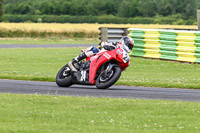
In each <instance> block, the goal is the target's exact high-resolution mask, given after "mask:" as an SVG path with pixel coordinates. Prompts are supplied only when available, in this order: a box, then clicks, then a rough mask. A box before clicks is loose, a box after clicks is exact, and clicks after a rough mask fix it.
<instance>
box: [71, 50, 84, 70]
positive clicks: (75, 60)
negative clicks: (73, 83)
mask: <svg viewBox="0 0 200 133" xmlns="http://www.w3.org/2000/svg"><path fill="white" fill-rule="evenodd" d="M85 58H87V56H86V54H85V52H83V53H81V54H80V55H79V56H77V57H76V58H73V61H72V65H73V66H74V67H75V68H76V69H77V70H79V69H80V66H81V64H80V63H79V62H80V61H81V60H83V59H85Z"/></svg>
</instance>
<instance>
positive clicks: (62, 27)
mask: <svg viewBox="0 0 200 133" xmlns="http://www.w3.org/2000/svg"><path fill="white" fill-rule="evenodd" d="M100 27H116V28H124V27H127V28H159V29H160V28H162V29H165V28H173V29H197V26H195V25H159V24H97V23H96V24H86V23H85V24H71V23H65V24H59V23H0V29H7V30H13V31H14V30H22V31H31V30H34V31H40V32H41V31H47V32H64V31H68V32H96V33H98V28H100Z"/></svg>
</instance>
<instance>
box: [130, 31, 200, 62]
mask: <svg viewBox="0 0 200 133" xmlns="http://www.w3.org/2000/svg"><path fill="white" fill-rule="evenodd" d="M128 31H129V36H130V37H131V38H133V40H134V41H135V46H134V48H133V51H132V53H131V55H133V56H142V57H147V58H158V59H167V60H176V61H184V62H194V63H200V32H199V31H185V30H162V29H136V28H129V29H128Z"/></svg>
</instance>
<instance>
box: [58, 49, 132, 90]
mask: <svg viewBox="0 0 200 133" xmlns="http://www.w3.org/2000/svg"><path fill="white" fill-rule="evenodd" d="M84 51H85V50H82V52H84ZM79 63H80V70H76V69H75V68H74V67H73V65H72V62H71V61H70V62H69V63H68V64H66V65H65V66H63V67H62V68H61V69H60V71H59V72H58V74H57V76H56V83H57V85H58V86H59V87H69V86H71V85H73V84H81V85H96V87H97V88H98V89H107V88H109V87H110V86H112V85H113V84H115V82H116V81H117V80H118V79H119V78H120V76H121V72H122V71H124V70H125V69H126V68H127V67H128V66H129V64H130V57H129V54H128V52H127V51H126V50H125V49H124V48H123V47H122V46H120V47H118V48H116V49H114V50H110V51H108V50H105V49H104V48H102V50H101V51H100V52H98V53H97V54H96V55H94V56H92V57H88V58H86V61H80V62H79Z"/></svg>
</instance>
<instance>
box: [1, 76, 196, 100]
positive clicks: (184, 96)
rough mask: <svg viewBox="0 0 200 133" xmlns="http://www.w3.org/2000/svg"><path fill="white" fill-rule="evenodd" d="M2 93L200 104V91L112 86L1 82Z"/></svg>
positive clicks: (18, 81)
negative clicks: (160, 100) (62, 86)
mask: <svg viewBox="0 0 200 133" xmlns="http://www.w3.org/2000/svg"><path fill="white" fill-rule="evenodd" d="M0 93H17V94H41V95H66V96H80V97H85V96H87V97H112V98H136V99H162V100H178V101H196V102H200V90H193V89H173V88H151V87H133V86H112V87H110V88H109V89H107V90H102V89H97V88H96V87H95V86H82V85H72V86H71V87H67V88H61V87H58V86H57V85H56V83H55V82H39V81H20V80H5V79H2V80H0Z"/></svg>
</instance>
